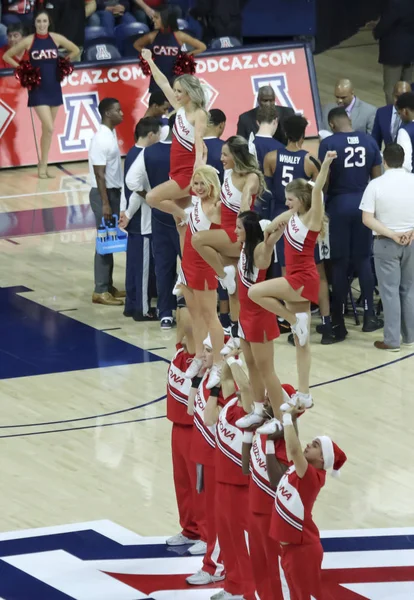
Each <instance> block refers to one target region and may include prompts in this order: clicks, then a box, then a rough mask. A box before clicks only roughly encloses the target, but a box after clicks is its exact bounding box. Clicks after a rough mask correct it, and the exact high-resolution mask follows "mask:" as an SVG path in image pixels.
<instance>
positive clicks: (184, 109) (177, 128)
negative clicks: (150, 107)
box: [142, 48, 208, 224]
mask: <svg viewBox="0 0 414 600" xmlns="http://www.w3.org/2000/svg"><path fill="white" fill-rule="evenodd" d="M142 57H143V58H144V60H146V61H147V62H148V64H149V66H150V68H151V72H152V75H153V77H154V79H155V82H156V83H157V84H158V85H159V87H160V88H161V90H162V91H163V92H164V94H165V96H166V98H167V100H168V101H169V103H170V104H171V106H172V107H173V108H174V109H175V110H176V111H177V115H176V119H175V123H174V128H173V141H172V146H171V165H170V180H169V181H166V182H165V183H162V184H161V185H157V186H156V187H155V188H154V189H153V190H151V191H150V192H149V194H147V197H146V202H147V203H148V204H149V205H150V206H151V207H152V208H158V209H159V210H162V211H164V212H167V213H169V214H171V215H174V217H176V218H177V219H178V220H179V221H180V222H181V223H183V224H185V223H186V222H187V219H188V215H187V214H186V212H185V210H184V207H185V206H186V205H187V204H188V203H189V197H190V187H191V186H190V183H191V177H192V175H193V172H194V170H195V169H197V168H198V167H200V166H202V165H203V164H204V159H203V153H204V142H203V137H204V134H205V131H206V128H207V121H208V113H207V111H206V108H205V106H206V99H205V95H204V91H203V89H202V87H201V84H200V80H199V79H197V77H194V75H181V76H180V77H177V79H176V80H175V81H174V88H172V87H171V86H170V84H169V82H168V79H167V78H166V77H165V75H163V73H161V71H160V70H159V69H158V67H157V66H156V64H155V63H154V61H153V60H152V54H151V51H150V50H148V49H145V48H144V49H143V50H142ZM178 201H181V203H177V202H178ZM180 204H181V205H180Z"/></svg>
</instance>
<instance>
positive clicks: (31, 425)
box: [0, 394, 167, 430]
mask: <svg viewBox="0 0 414 600" xmlns="http://www.w3.org/2000/svg"><path fill="white" fill-rule="evenodd" d="M166 397H167V394H164V395H163V396H160V397H159V398H155V400H150V402H146V403H145V404H137V406H131V407H130V408H122V409H121V410H115V411H114V412H109V413H103V414H101V415H92V416H90V417H78V418H76V419H64V420H61V421H49V422H48V423H28V424H27V425H25V424H24V423H22V424H20V425H1V426H0V430H1V429H19V428H20V429H24V428H25V427H46V426H47V425H60V424H63V423H76V422H79V421H88V420H90V419H103V418H104V417H112V416H113V415H121V414H123V413H127V412H132V411H133V410H137V409H138V408H145V407H146V406H150V405H151V404H156V403H157V402H161V400H165V398H166Z"/></svg>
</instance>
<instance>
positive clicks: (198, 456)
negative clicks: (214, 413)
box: [191, 372, 232, 576]
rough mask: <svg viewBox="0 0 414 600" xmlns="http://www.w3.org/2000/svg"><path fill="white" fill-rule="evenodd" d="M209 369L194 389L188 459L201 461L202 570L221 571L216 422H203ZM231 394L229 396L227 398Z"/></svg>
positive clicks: (222, 567) (216, 573)
mask: <svg viewBox="0 0 414 600" xmlns="http://www.w3.org/2000/svg"><path fill="white" fill-rule="evenodd" d="M208 376H209V373H208V372H207V373H205V375H204V377H203V379H202V380H201V382H200V386H199V388H198V390H197V395H196V397H195V401H194V427H193V435H192V441H191V459H192V460H193V461H194V462H195V463H197V464H199V465H203V476H204V478H203V479H204V496H205V512H206V522H207V551H206V553H205V555H204V558H203V571H206V572H207V573H210V575H217V576H219V575H223V573H224V566H223V559H222V556H221V551H220V544H219V540H218V535H217V527H216V515H215V504H214V503H215V493H216V473H215V447H216V439H215V433H216V426H215V425H213V426H208V425H206V424H205V422H204V411H205V408H206V404H207V401H208V399H209V397H210V393H211V390H208V389H207V387H206V386H207V381H208ZM230 399H232V397H230V398H229V400H230ZM217 403H218V405H219V406H225V404H226V400H224V398H223V395H222V393H221V390H220V394H219V396H218V398H217Z"/></svg>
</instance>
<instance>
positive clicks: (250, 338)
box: [237, 244, 280, 344]
mask: <svg viewBox="0 0 414 600" xmlns="http://www.w3.org/2000/svg"><path fill="white" fill-rule="evenodd" d="M266 271H267V270H266V269H261V270H259V269H257V268H256V267H253V273H247V269H246V253H245V251H244V244H243V245H242V249H241V252H240V259H239V262H238V265H237V275H238V286H237V289H238V293H239V301H240V315H239V336H240V337H241V338H242V339H244V340H246V342H253V343H259V344H260V343H263V342H270V341H271V340H275V339H276V338H278V337H279V335H280V331H279V325H278V323H277V319H276V317H275V315H274V314H273V313H271V312H269V311H268V310H266V309H265V308H262V307H261V306H259V305H258V304H256V302H253V300H250V298H249V288H250V287H251V286H252V285H253V284H255V283H260V282H262V281H264V280H265V279H266Z"/></svg>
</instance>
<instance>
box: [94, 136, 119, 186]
mask: <svg viewBox="0 0 414 600" xmlns="http://www.w3.org/2000/svg"><path fill="white" fill-rule="evenodd" d="M88 162H89V175H90V182H91V187H93V188H96V187H98V185H97V183H96V177H95V173H94V170H93V167H94V166H101V167H102V166H104V167H105V183H106V187H107V189H111V188H116V189H119V190H120V189H121V188H122V184H123V181H122V165H121V153H120V151H119V147H118V139H117V137H116V133H115V130H112V129H109V127H107V126H106V125H101V126H100V127H99V129H98V131H97V132H96V133H95V135H94V136H93V138H92V140H91V144H90V146H89V155H88Z"/></svg>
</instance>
